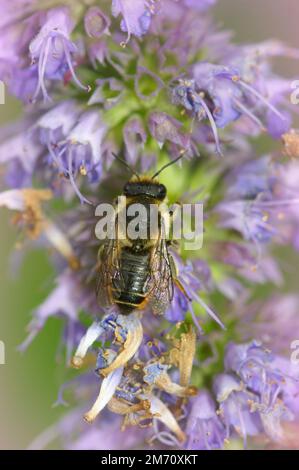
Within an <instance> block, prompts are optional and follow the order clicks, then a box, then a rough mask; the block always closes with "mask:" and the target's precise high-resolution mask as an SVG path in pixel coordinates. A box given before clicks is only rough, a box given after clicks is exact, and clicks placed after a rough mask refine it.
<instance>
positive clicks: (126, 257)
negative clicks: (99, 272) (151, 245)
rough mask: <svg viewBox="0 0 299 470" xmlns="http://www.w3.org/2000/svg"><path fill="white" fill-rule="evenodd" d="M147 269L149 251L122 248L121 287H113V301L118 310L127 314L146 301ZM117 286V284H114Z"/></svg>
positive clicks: (141, 306)
mask: <svg viewBox="0 0 299 470" xmlns="http://www.w3.org/2000/svg"><path fill="white" fill-rule="evenodd" d="M148 270H149V253H143V254H140V253H135V252H134V251H133V250H131V249H127V250H124V251H123V252H122V256H121V275H122V282H121V289H120V290H118V289H117V288H116V289H115V293H116V292H117V294H116V296H115V297H116V298H115V299H114V300H115V303H116V304H117V305H118V307H119V309H120V311H121V312H122V313H124V314H126V313H127V314H128V313H130V312H132V311H133V310H136V309H141V308H143V307H144V305H145V303H146V281H147V278H148ZM116 287H117V286H116Z"/></svg>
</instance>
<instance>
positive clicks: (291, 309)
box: [238, 294, 299, 354]
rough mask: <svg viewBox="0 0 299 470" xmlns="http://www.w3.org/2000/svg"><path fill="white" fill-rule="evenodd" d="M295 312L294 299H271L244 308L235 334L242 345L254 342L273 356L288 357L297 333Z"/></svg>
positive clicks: (297, 306) (291, 296)
mask: <svg viewBox="0 0 299 470" xmlns="http://www.w3.org/2000/svg"><path fill="white" fill-rule="evenodd" d="M298 311H299V297H298V296H297V295H295V294H285V295H273V296H271V298H269V299H266V300H265V301H256V302H253V303H251V304H249V305H245V306H244V308H243V309H242V310H241V311H240V319H241V322H240V324H239V326H238V330H239V332H240V333H241V334H242V338H243V340H244V341H248V340H250V339H251V338H256V339H257V340H259V341H261V342H262V343H263V344H264V345H265V346H267V347H269V348H271V350H273V351H275V352H276V353H280V354H281V353H285V354H289V353H290V344H291V343H292V341H293V340H294V331H299V330H298V329H299V317H298Z"/></svg>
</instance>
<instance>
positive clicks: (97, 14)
mask: <svg viewBox="0 0 299 470" xmlns="http://www.w3.org/2000/svg"><path fill="white" fill-rule="evenodd" d="M110 23H111V22H110V19H109V18H108V16H106V15H105V13H103V12H102V10H101V9H100V8H99V7H90V8H89V9H88V10H87V12H86V14H85V16H84V27H85V31H86V33H87V34H88V36H90V37H91V38H100V37H101V36H102V35H103V34H109V26H110Z"/></svg>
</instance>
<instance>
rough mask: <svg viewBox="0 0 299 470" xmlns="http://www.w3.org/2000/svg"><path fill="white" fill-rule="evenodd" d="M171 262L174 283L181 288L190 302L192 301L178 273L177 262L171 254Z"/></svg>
mask: <svg viewBox="0 0 299 470" xmlns="http://www.w3.org/2000/svg"><path fill="white" fill-rule="evenodd" d="M169 263H170V270H171V275H172V279H173V282H174V284H175V285H176V286H177V287H178V288H179V289H180V291H181V292H182V293H183V294H184V296H185V297H186V299H188V300H189V302H191V300H192V299H190V297H189V295H188V294H187V292H186V289H185V287H184V286H183V285H182V283H181V281H180V280H179V278H178V274H179V272H178V268H177V265H176V262H175V261H174V259H173V257H172V256H171V255H169Z"/></svg>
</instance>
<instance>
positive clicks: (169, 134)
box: [149, 111, 190, 150]
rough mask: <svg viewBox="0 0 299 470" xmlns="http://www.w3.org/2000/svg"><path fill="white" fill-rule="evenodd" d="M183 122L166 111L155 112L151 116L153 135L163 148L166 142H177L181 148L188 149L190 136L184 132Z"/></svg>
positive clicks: (150, 127)
mask: <svg viewBox="0 0 299 470" xmlns="http://www.w3.org/2000/svg"><path fill="white" fill-rule="evenodd" d="M180 128H181V123H180V122H179V121H177V120H176V119H173V118H172V117H171V116H169V115H168V114H166V113H161V112H157V111H156V112H153V113H151V114H150V116H149V129H150V132H151V135H152V136H153V137H154V138H155V139H156V140H157V142H158V144H159V146H160V147H161V148H162V147H163V145H164V144H165V142H170V143H172V144H175V145H176V146H177V147H178V149H179V150H181V149H186V148H187V147H188V146H189V143H190V136H189V135H187V134H185V133H183V132H182V131H181V130H180Z"/></svg>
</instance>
